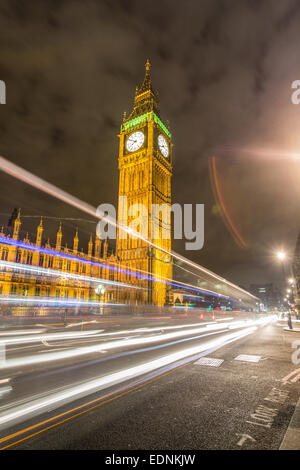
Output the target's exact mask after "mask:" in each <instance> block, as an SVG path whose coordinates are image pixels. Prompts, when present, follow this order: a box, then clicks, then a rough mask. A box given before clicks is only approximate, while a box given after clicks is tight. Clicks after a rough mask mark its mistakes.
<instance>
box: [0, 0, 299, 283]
mask: <svg viewBox="0 0 300 470" xmlns="http://www.w3.org/2000/svg"><path fill="white" fill-rule="evenodd" d="M299 22H300V6H299V2H298V1H292V0H286V1H285V2H275V1H272V0H260V1H255V0H235V1H234V0H231V1H229V0H223V1H222V0H202V1H190V2H177V1H171V0H168V1H167V0H162V1H160V2H146V1H145V2H144V1H137V0H132V1H124V0H120V1H101V2H99V1H96V0H88V1H86V2H81V1H68V0H64V1H63V0H61V1H54V0H51V1H42V2H28V1H16V0H15V1H12V0H6V1H5V0H3V1H2V2H1V6H0V78H1V79H2V80H5V81H6V84H7V104H6V105H5V106H1V107H0V153H1V154H2V155H4V156H5V157H6V158H8V159H10V160H12V161H13V162H15V163H17V164H19V165H21V166H23V167H24V168H26V169H28V170H30V171H32V172H33V173H35V174H37V175H39V176H41V177H43V178H45V179H47V180H49V181H50V182H53V183H55V184H57V185H58V186H60V187H62V188H63V189H65V190H67V191H69V192H70V193H72V194H74V195H76V196H78V197H79V198H82V199H83V200H86V201H87V202H89V203H91V204H93V205H98V204H99V203H101V202H109V201H112V202H114V203H116V200H117V156H118V138H117V134H118V132H119V126H120V123H121V118H122V115H123V112H124V111H125V110H126V111H127V112H128V111H130V110H131V106H132V102H133V97H134V90H135V86H136V85H137V84H139V83H140V82H141V80H142V79H143V73H144V63H145V60H146V58H147V57H150V59H151V63H152V77H153V84H154V87H155V88H156V89H157V90H158V92H159V96H160V105H161V112H162V117H163V119H165V120H169V121H170V126H171V130H172V133H173V136H174V144H175V147H174V152H175V154H174V155H175V165H174V177H173V200H174V201H176V202H181V203H205V211H206V220H205V223H206V226H205V247H204V249H203V250H201V251H200V252H198V253H195V252H189V253H185V254H186V255H187V256H188V257H191V258H193V259H194V260H195V261H197V262H199V263H200V264H203V265H205V266H207V267H209V268H211V269H213V270H214V271H216V272H218V273H220V274H223V275H224V276H227V277H229V278H230V279H232V280H233V281H235V282H239V279H243V281H242V282H243V283H244V284H245V283H248V282H253V281H257V280H262V281H263V280H266V281H267V280H269V279H271V280H272V279H276V277H278V276H279V275H280V272H278V273H277V274H276V272H275V271H274V267H273V266H272V262H271V255H270V253H271V251H272V249H273V248H274V247H276V246H277V245H284V246H286V247H287V249H288V250H289V251H290V252H292V250H293V248H294V242H295V238H296V234H297V231H298V229H299V225H300V224H299V222H298V206H299V197H300V193H299V189H298V188H299V178H300V168H299V164H298V163H296V162H294V161H291V159H289V158H287V157H286V156H283V157H282V158H279V159H278V158H277V159H276V160H274V159H272V158H265V156H263V152H262V153H261V156H260V157H257V156H256V157H254V156H253V154H251V153H249V154H248V155H247V156H245V154H244V153H242V152H239V149H244V148H247V149H255V150H257V149H260V150H261V151H263V150H266V149H269V150H270V149H271V150H272V149H275V150H276V151H277V152H278V151H282V152H283V154H284V152H289V151H290V152H298V151H299V148H300V141H299V138H298V134H299V131H298V129H299V113H300V107H299V108H298V107H297V106H294V105H292V104H291V101H290V94H291V89H290V86H291V82H292V81H293V80H295V79H299V78H300V76H299V74H300V71H299V65H298V64H299V51H298V44H299V34H300V33H299V31H300V29H299ZM224 149H226V151H224ZM228 149H229V150H228ZM233 153H234V157H235V158H234V159H233V158H231V157H232V154H233ZM213 154H214V155H215V156H216V158H217V160H216V161H217V166H218V174H219V178H220V185H221V188H222V194H223V197H224V202H225V204H226V207H227V208H228V211H229V213H230V215H231V217H232V220H233V221H234V224H235V225H236V227H237V229H238V230H239V231H240V232H241V234H242V235H243V237H244V238H245V239H246V240H247V242H248V246H249V247H248V248H247V249H242V248H240V247H239V246H237V245H236V243H235V242H234V240H233V238H232V237H231V235H230V234H229V232H228V230H227V228H226V227H225V225H224V222H223V220H222V218H221V217H220V214H219V212H218V210H216V208H215V201H214V198H213V193H212V190H211V185H210V180H209V158H210V157H211V156H212V155H213ZM0 181H1V187H2V189H1V194H3V197H2V203H1V211H2V213H6V212H10V211H11V210H12V208H13V207H15V206H16V205H17V206H19V205H20V206H23V207H24V210H25V211H26V212H27V213H28V214H30V213H35V214H40V213H45V214H48V215H49V216H50V215H53V214H55V215H57V216H58V217H59V216H64V217H69V216H70V217H72V215H75V212H76V211H74V210H73V209H70V208H68V209H66V207H65V206H63V205H62V204H60V203H56V202H54V201H52V200H51V199H50V198H48V197H46V196H43V195H40V194H37V193H36V192H35V191H34V190H32V189H30V188H26V187H25V186H24V185H21V184H20V183H17V182H12V181H11V179H9V178H8V177H6V176H3V175H1V180H0ZM12 188H13V191H12ZM77 215H78V214H77ZM49 220H50V219H49ZM3 221H4V222H5V217H3ZM29 222H30V221H29V220H28V224H27V225H28V227H29V226H30V223H29ZM49 224H50V222H49ZM68 224H69V229H70V234H71V230H73V229H74V227H75V225H77V224H76V223H75V222H74V224H72V223H71V222H68ZM79 225H80V230H81V231H82V233H86V237H87V236H88V233H89V231H90V225H89V223H85V222H82V223H81V224H79ZM49 230H50V231H52V232H53V233H55V229H54V225H53V223H52V225H51V227H49ZM83 240H85V239H84V236H83ZM176 248H177V249H178V250H180V251H182V250H183V246H182V244H177V245H176Z"/></svg>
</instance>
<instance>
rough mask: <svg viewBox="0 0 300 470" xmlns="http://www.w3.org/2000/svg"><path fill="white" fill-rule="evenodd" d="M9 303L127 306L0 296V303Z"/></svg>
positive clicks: (61, 305)
mask: <svg viewBox="0 0 300 470" xmlns="http://www.w3.org/2000/svg"><path fill="white" fill-rule="evenodd" d="M1 302H3V303H7V304H27V305H28V304H39V305H51V306H52V307H55V306H58V307H59V306H60V307H98V308H99V307H121V306H125V304H113V303H109V302H105V303H104V302H103V304H101V303H100V302H96V301H95V302H91V301H87V300H82V301H81V300H76V299H74V300H70V299H69V300H68V299H63V300H59V299H56V298H51V297H34V296H32V297H5V296H4V295H0V303H1Z"/></svg>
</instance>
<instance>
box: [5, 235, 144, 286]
mask: <svg viewBox="0 0 300 470" xmlns="http://www.w3.org/2000/svg"><path fill="white" fill-rule="evenodd" d="M1 238H2V237H0V242H1ZM55 254H56V253H55ZM77 259H81V258H77ZM104 266H105V265H104ZM1 268H4V269H7V268H9V269H12V270H13V271H27V272H29V273H30V274H36V275H41V276H43V277H44V276H51V277H53V276H54V277H60V278H64V279H72V280H76V281H80V282H89V283H96V284H109V285H112V286H118V287H126V288H130V289H142V287H138V286H134V285H132V284H125V283H123V282H118V281H111V280H110V279H102V278H100V277H99V278H98V277H91V276H85V275H81V274H74V273H69V272H67V271H58V270H57V269H50V268H43V267H41V266H40V267H36V266H32V265H28V264H20V263H15V262H12V261H0V269H1Z"/></svg>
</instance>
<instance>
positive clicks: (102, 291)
mask: <svg viewBox="0 0 300 470" xmlns="http://www.w3.org/2000/svg"><path fill="white" fill-rule="evenodd" d="M95 294H96V295H99V296H100V295H103V294H105V287H104V286H103V285H102V284H98V286H97V287H96V288H95Z"/></svg>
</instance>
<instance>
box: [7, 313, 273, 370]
mask: <svg viewBox="0 0 300 470" xmlns="http://www.w3.org/2000/svg"><path fill="white" fill-rule="evenodd" d="M267 321H272V319H268V320H267ZM236 323H237V324H236V325H235V323H234V322H231V323H230V324H228V323H220V324H214V325H207V326H206V327H200V328H194V329H189V330H184V331H179V332H174V333H166V334H161V335H156V336H150V337H139V338H131V339H126V338H125V339H121V340H114V341H111V342H103V343H101V344H96V345H93V346H84V347H81V348H73V349H70V350H67V351H59V352H49V353H42V354H35V355H33V356H27V357H24V358H14V359H9V358H7V359H6V360H5V362H4V364H3V365H2V369H10V368H15V367H19V368H21V367H25V366H31V365H37V364H42V363H50V362H54V361H59V360H65V359H75V358H76V357H82V356H84V355H87V354H92V353H101V352H102V351H103V350H105V351H108V350H111V349H117V348H121V347H131V346H137V345H146V344H152V343H155V342H158V341H160V342H161V341H168V340H171V339H175V338H181V337H184V336H189V335H195V334H198V333H205V332H207V331H216V332H217V331H218V330H223V329H224V328H229V329H237V328H241V327H245V326H247V327H248V326H250V325H251V326H255V327H256V326H257V325H260V324H262V323H261V320H249V321H248V320H245V321H244V322H240V321H238V322H236ZM101 336H103V335H101ZM30 339H32V338H26V340H27V342H30ZM43 339H46V337H44V338H43Z"/></svg>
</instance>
